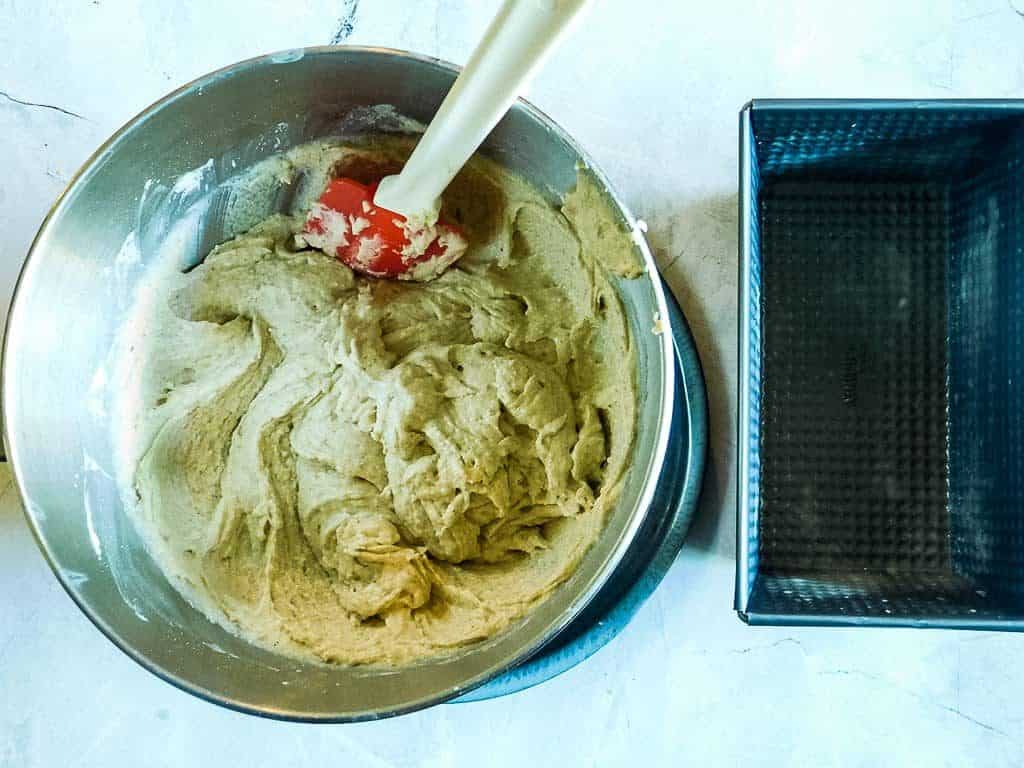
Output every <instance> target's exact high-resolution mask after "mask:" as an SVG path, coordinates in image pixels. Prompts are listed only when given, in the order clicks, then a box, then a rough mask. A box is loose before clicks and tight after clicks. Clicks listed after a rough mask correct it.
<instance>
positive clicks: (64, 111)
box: [0, 91, 88, 120]
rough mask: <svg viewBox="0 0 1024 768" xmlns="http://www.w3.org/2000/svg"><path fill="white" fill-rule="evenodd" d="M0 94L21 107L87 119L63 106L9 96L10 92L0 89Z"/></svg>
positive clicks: (77, 118)
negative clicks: (50, 110)
mask: <svg viewBox="0 0 1024 768" xmlns="http://www.w3.org/2000/svg"><path fill="white" fill-rule="evenodd" d="M0 96H2V97H3V98H5V99H7V101H9V102H11V103H12V104H19V105H20V106H23V107H30V108H36V109H52V110H53V111H54V112H60V113H61V114H62V115H67V116H68V117H73V118H75V119H76V120H88V118H86V117H84V116H82V115H80V114H78V113H77V112H72V111H71V110H70V109H64V107H58V106H56V105H54V104H40V103H39V102H37V101H25V100H24V99H17V98H15V97H14V96H11V94H9V93H8V92H7V91H0Z"/></svg>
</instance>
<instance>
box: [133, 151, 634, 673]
mask: <svg viewBox="0 0 1024 768" xmlns="http://www.w3.org/2000/svg"><path fill="white" fill-rule="evenodd" d="M407 150H408V147H407V146H406V145H401V144H388V145H374V146H367V147H345V146H337V145H327V144H316V145H309V146H305V147H300V148H298V149H296V150H293V151H292V152H290V153H289V154H288V155H286V156H285V157H284V159H283V161H282V160H280V159H279V160H278V162H279V163H281V164H282V167H283V168H284V169H285V170H284V171H283V173H285V175H286V176H288V177H289V178H290V179H291V180H292V181H293V183H294V184H296V185H298V186H300V187H301V188H302V190H303V192H302V193H301V194H299V195H298V196H297V197H296V200H297V201H298V203H297V208H296V210H293V211H291V212H289V213H288V214H284V215H278V216H274V217H271V218H269V219H267V220H266V221H263V222H262V223H260V224H258V225H257V226H255V227H253V228H252V229H250V230H249V231H247V232H245V233H244V234H242V235H240V236H239V237H237V238H235V239H233V240H231V241H229V242H226V243H224V244H222V245H219V246H217V247H216V248H214V249H213V250H212V251H211V252H210V254H209V255H208V256H207V257H206V259H205V261H204V262H203V263H202V264H201V265H199V266H198V267H196V268H195V269H193V270H191V271H189V272H188V273H186V274H181V275H178V276H176V277H175V279H174V280H173V281H171V282H169V283H165V284H163V285H162V286H161V287H160V289H159V291H158V293H157V295H156V297H155V300H153V302H152V309H151V310H149V316H148V317H146V318H144V321H145V322H146V323H148V326H147V327H149V328H150V330H149V332H148V334H147V337H146V338H147V341H146V344H145V349H142V350H137V353H141V354H142V357H141V360H142V366H143V368H142V373H141V384H140V392H141V393H142V398H143V403H144V407H143V409H142V413H141V415H140V419H139V424H138V429H137V434H138V436H139V439H138V440H137V441H136V444H137V446H138V447H137V449H136V455H135V456H134V457H133V461H134V462H135V463H134V464H133V465H132V466H134V475H133V476H132V479H131V482H132V485H133V493H134V495H135V498H136V499H137V504H136V505H135V512H134V513H135V515H136V517H137V521H138V523H139V527H140V528H141V529H142V530H143V532H144V534H145V538H146V539H147V541H148V542H149V543H150V545H151V548H152V550H153V553H154V555H155V557H156V559H157V561H158V562H159V564H160V565H161V567H162V568H163V569H164V571H165V572H166V573H167V574H168V576H169V577H170V578H171V579H172V581H173V582H174V583H175V584H176V585H177V586H178V588H179V589H180V590H181V591H182V592H183V593H184V594H185V595H186V596H187V597H188V598H189V599H190V600H191V601H192V602H193V604H195V605H196V606H197V607H198V608H199V609H200V610H202V611H204V612H205V613H207V614H208V615H209V616H211V617H212V618H214V619H215V620H218V621H221V622H222V623H224V624H225V625H226V626H228V627H230V628H232V629H233V630H234V631H236V632H238V633H240V634H241V635H243V636H244V637H247V638H249V639H251V640H252V641H253V642H256V643H258V644H260V645H263V646H266V647H270V648H273V649H276V650H279V651H281V652H284V653H288V654H292V655H296V656H301V657H314V658H317V659H321V660H324V661H327V662H338V663H355V664H359V663H391V664H400V663H406V662H410V661H413V660H416V659H421V658H424V657H429V656H431V655H436V654H438V653H442V652H447V651H450V650H452V649H455V648H459V647H461V646H464V645H466V644H468V643H472V642H474V641H479V640H481V639H483V638H487V637H489V636H491V635H493V634H494V633H496V632H498V631H500V630H501V629H502V628H503V627H505V626H506V625H508V624H509V623H510V622H512V621H514V620H515V619H517V618H519V617H521V616H523V615H524V614H525V613H526V612H528V611H529V610H531V608H533V607H534V606H536V605H537V604H538V602H539V601H541V600H543V599H544V597H545V596H546V595H548V594H549V593H550V592H551V591H552V590H553V589H555V587H557V586H558V584H559V583H561V582H562V581H564V580H565V579H566V578H567V577H568V576H569V575H570V574H571V573H572V572H573V570H574V568H575V567H576V566H577V564H578V563H579V561H580V559H581V558H582V557H583V555H584V554H585V552H586V551H587V549H588V547H589V546H590V545H591V543H592V542H593V541H594V540H595V538H596V537H597V536H598V535H599V534H600V532H601V530H602V526H603V524H604V521H605V518H606V515H607V513H608V511H609V509H610V507H611V506H612V505H613V504H614V502H615V499H616V497H617V494H618V491H619V488H620V485H621V483H622V480H623V476H624V473H625V472H626V471H627V467H628V461H629V456H630V455H631V450H632V444H633V438H634V430H635V410H636V383H635V377H634V369H635V362H634V355H633V351H632V343H631V338H630V332H629V329H628V326H627V322H626V319H625V317H624V313H623V309H622V307H621V304H620V301H619V298H618V296H617V293H616V290H615V288H614V286H613V285H612V283H611V282H610V279H609V274H610V273H611V272H618V273H620V274H625V275H627V276H632V275H636V274H638V269H637V266H636V264H635V262H634V257H633V246H632V242H631V240H630V238H629V237H628V236H627V235H626V234H625V233H623V232H622V231H621V230H620V229H619V228H618V226H617V225H616V223H615V222H614V221H613V220H612V218H611V215H610V213H609V212H608V210H607V207H606V205H605V203H604V202H603V200H602V199H601V197H600V195H598V194H597V192H596V190H595V189H594V188H593V187H592V185H591V184H590V183H589V182H588V181H587V179H586V178H584V177H581V180H580V184H579V186H578V188H577V190H576V191H575V192H573V193H572V194H571V195H570V196H569V198H568V199H567V200H566V201H565V204H564V206H563V207H562V208H561V209H558V208H555V207H552V206H551V205H550V204H549V203H548V202H546V201H545V200H544V198H543V197H542V196H541V195H540V194H539V193H538V192H537V191H536V190H534V189H533V188H531V187H530V186H528V185H527V184H525V183H524V182H523V181H521V180H520V179H518V178H516V177H514V176H513V175H511V174H509V173H507V172H506V171H504V170H502V169H500V168H499V167H497V166H496V165H494V164H492V163H491V162H489V161H486V160H483V159H480V158H474V159H473V160H472V161H471V162H470V164H469V165H468V166H467V167H466V168H465V169H464V170H463V172H462V173H461V174H460V176H459V177H457V179H456V181H455V182H454V183H453V184H452V185H451V186H450V187H449V189H448V191H447V193H446V196H445V199H444V205H443V210H442V215H443V216H444V219H445V220H446V221H448V222H451V224H452V226H453V227H457V228H458V231H459V232H460V235H461V236H463V237H465V240H466V244H467V250H466V252H465V254H464V255H463V256H462V258H461V259H460V260H459V261H458V262H457V263H456V264H455V265H454V266H452V267H450V268H449V269H447V271H445V272H443V274H440V275H439V276H438V277H436V279H433V280H431V281H429V282H399V281H394V280H379V279H374V278H372V277H367V276H363V275H357V274H355V273H354V272H353V271H352V270H351V269H350V268H349V267H348V266H346V265H345V264H344V263H342V262H341V261H340V260H339V259H338V258H336V256H335V255H331V254H329V253H325V252H324V251H323V250H319V249H317V248H314V247H311V243H310V242H309V241H310V239H311V238H310V237H309V229H308V226H307V222H308V218H309V215H310V211H311V210H312V209H313V204H314V201H315V200H317V199H318V195H320V193H321V192H322V190H324V189H326V188H327V187H328V185H329V184H330V181H331V179H332V178H334V177H339V176H344V177H346V178H362V179H363V180H364V183H368V184H369V183H372V180H373V178H375V177H379V176H380V175H381V174H382V173H385V172H387V171H388V169H389V168H390V167H392V166H394V165H397V164H400V162H401V160H402V159H403V153H405V152H406V151H407Z"/></svg>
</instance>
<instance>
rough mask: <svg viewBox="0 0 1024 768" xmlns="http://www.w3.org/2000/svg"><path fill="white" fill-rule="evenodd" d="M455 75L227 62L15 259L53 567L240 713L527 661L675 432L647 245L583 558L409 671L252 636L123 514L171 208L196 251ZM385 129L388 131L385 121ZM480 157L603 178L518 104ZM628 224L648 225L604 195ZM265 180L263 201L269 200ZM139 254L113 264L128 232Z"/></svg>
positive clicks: (87, 177)
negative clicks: (622, 399) (234, 208)
mask: <svg viewBox="0 0 1024 768" xmlns="http://www.w3.org/2000/svg"><path fill="white" fill-rule="evenodd" d="M456 73H457V70H456V69H455V68H454V67H452V66H450V65H448V64H445V63H443V62H439V61H436V60H433V59H427V58H422V57H418V56H413V55H410V54H406V53H402V52H398V51H388V50H381V49H357V48H320V49H306V50H302V51H292V52H287V53H284V54H277V55H272V56H267V57H262V58H259V59H254V60H250V61H246V62H242V63H240V64H236V65H233V66H231V67H228V68H226V69H224V70H220V71H218V72H215V73H213V74H210V75H207V76H205V77H203V78H201V79H199V80H197V81H195V82H194V83H191V84H189V85H188V86H185V87H184V88H182V89H180V90H178V91H176V92H175V93H173V94H171V95H169V96H168V97H166V98H165V99H163V100H161V101H160V102H158V103H156V104H155V105H153V106H152V107H150V108H149V109H147V110H146V111H145V112H143V113H142V114H141V115H139V116H138V117H137V118H135V119H134V120H133V121H132V122H130V123H129V124H128V125H127V126H125V128H123V129H122V130H121V131H120V132H118V133H117V134H116V135H115V136H114V137H113V138H112V139H111V140H110V141H109V142H108V143H107V144H106V145H104V146H103V147H102V148H100V149H99V150H98V151H97V153H96V154H95V155H94V156H93V158H92V159H91V160H90V161H89V162H88V163H87V164H86V165H85V167H84V168H83V169H82V170H81V171H80V172H79V174H78V175H77V176H76V178H75V179H74V181H73V182H72V183H71V185H70V186H69V188H68V189H67V191H66V192H65V194H64V195H63V197H62V198H61V199H60V200H59V201H58V203H57V204H56V206H55V207H54V209H53V210H52V211H51V213H50V215H49V216H48V217H47V220H46V221H45V222H44V223H43V226H42V228H41V229H40V231H39V234H38V235H37V237H36V240H35V242H34V244H33V246H32V249H31V251H30V253H29V258H28V259H27V261H26V264H25V267H24V269H23V271H22V274H21V277H20V279H19V283H18V286H17V289H16V292H15V298H14V301H13V303H12V307H11V312H10V316H9V319H8V324H7V333H6V337H5V341H4V370H3V411H4V414H5V419H6V424H5V439H6V444H7V450H8V457H9V459H10V460H11V462H12V463H13V466H14V472H15V477H16V481H17V483H18V486H19V488H20V491H21V494H22V498H23V501H24V505H25V509H26V512H27V515H28V518H29V521H30V523H31V525H32V528H33V530H34V532H35V534H36V537H37V539H38V541H39V544H40V546H41V548H42V549H43V551H44V553H45V555H46V557H47V559H48V560H49V562H50V564H51V566H52V567H53V570H54V572H55V573H56V574H57V576H58V578H59V579H60V581H61V583H62V584H63V585H64V587H65V588H66V589H67V591H68V593H69V594H70V595H71V597H72V598H73V599H74V600H75V602H76V603H77V604H78V605H79V606H80V607H81V608H82V610H83V611H84V612H85V613H86V615H87V616H89V618H90V619H91V620H92V621H93V622H94V623H95V624H96V625H97V626H98V627H99V628H100V629H101V630H102V631H103V632H104V633H105V634H106V635H107V636H108V637H110V639H111V640H112V641H113V642H114V643H116V644H117V645H118V646H119V647H120V648H121V649H122V650H124V651H125V652H126V653H127V654H128V655H130V656H131V657H132V658H134V659H135V660H136V661H138V662H139V663H141V664H142V665H144V666H145V667H146V668H147V669H149V670H151V671H152V672H154V673H155V674H157V675H159V676H160V677H162V678H164V679H166V680H168V681H170V682H171V683H173V684H175V685H177V686H179V687H181V688H183V689H185V690H187V691H189V692H191V693H194V694H196V695H198V696H201V697H204V698H207V699H209V700H212V701H215V702H217V703H220V704H222V705H225V706H228V707H232V708H235V709H239V710H243V711H248V712H254V713H258V714H262V715H265V716H270V717H280V718H287V719H297V720H320V721H343V720H357V719H368V718H375V717H382V716H386V715H389V714H397V713H400V712H405V711H410V710H413V709H417V708H420V707H424V706H427V705H429V704H432V703H436V702H438V701H442V700H445V699H448V698H451V697H454V696H457V695H459V694H461V693H464V692H465V691H467V690H469V689H471V688H472V687H474V686H476V685H479V684H481V683H482V682H484V681H486V680H488V679H490V678H492V677H493V676H495V675H497V674H499V673H501V672H502V671H504V670H506V669H508V668H510V667H511V666H513V665H514V664H515V663H517V662H518V661H521V660H523V659H524V658H526V657H528V656H529V655H530V654H531V653H532V652H534V651H535V650H536V649H537V648H539V647H540V646H541V645H543V644H544V643H545V642H546V641H547V640H549V639H550V638H551V637H553V636H554V635H555V634H556V633H557V632H558V631H559V630H560V629H562V628H563V627H564V626H566V625H567V624H568V623H569V621H571V620H572V618H573V617H574V616H576V615H577V614H578V613H579V612H580V611H581V610H582V609H583V607H584V606H585V605H586V604H587V602H588V601H589V600H590V599H591V598H592V597H593V595H594V594H595V593H596V592H597V590H598V589H599V588H600V586H601V585H602V583H603V582H604V580H605V579H606V578H607V577H608V575H609V574H610V573H611V572H612V570H613V569H614V568H615V566H616V565H617V563H618V562H619V560H620V559H621V557H622V555H623V553H624V552H625V550H626V548H627V547H628V546H629V544H630V541H631V540H632V537H633V536H634V535H635V533H636V531H637V530H638V528H639V527H640V524H641V523H642V522H643V519H644V516H645V515H646V514H647V512H648V509H649V506H650V499H651V496H652V494H653V492H654V485H655V481H656V479H657V476H658V474H659V472H660V469H661V465H662V461H663V456H664V453H665V446H666V442H667V437H668V430H669V425H670V418H669V416H670V414H671V409H672V402H673V387H674V374H673V367H672V362H671V361H672V357H671V355H672V351H671V338H670V334H667V333H655V332H653V330H652V326H653V325H654V317H655V315H656V313H660V316H661V317H665V316H666V313H667V309H666V305H665V296H664V293H663V291H662V288H661V285H660V282H659V281H658V280H656V279H655V280H652V279H650V275H656V274H657V273H656V270H655V267H654V263H653V260H652V257H651V254H650V252H649V250H648V248H647V246H646V243H645V242H644V241H643V238H642V237H640V236H639V235H637V236H636V238H635V242H636V246H637V249H638V253H639V255H640V256H641V257H642V258H643V260H644V262H645V263H646V265H647V273H646V274H645V275H644V276H643V277H641V278H639V279H635V280H620V281H618V288H619V291H620V295H621V297H622V300H623V303H624V305H625V307H626V310H627V315H628V318H629V322H630V324H631V326H632V331H633V334H634V338H635V340H636V350H637V362H638V368H637V383H638V391H639V403H638V405H639V411H638V413H639V422H638V437H637V440H636V443H635V446H634V456H633V465H632V468H631V470H630V472H629V474H628V477H627V480H626V483H625V488H624V491H623V493H622V496H621V500H620V502H619V504H618V506H617V508H616V509H615V511H614V512H613V513H612V514H611V515H610V517H609V520H608V523H607V527H606V531H605V533H604V534H603V535H602V537H601V538H600V539H599V540H598V542H597V543H596V544H595V545H594V546H593V547H592V548H591V550H590V551H589V553H588V554H587V556H586V557H585V559H584V561H583V563H582V564H581V566H580V567H579V569H578V570H577V572H576V573H575V574H574V576H572V577H571V578H570V579H569V580H568V581H567V582H566V583H564V584H563V585H561V586H560V587H559V588H558V589H557V590H556V591H555V592H554V594H552V595H551V596H550V597H549V598H548V599H547V600H546V601H545V602H543V603H542V604H541V605H539V606H538V607H537V609H536V610H534V611H533V612H532V613H531V614H530V615H528V616H527V617H526V618H524V619H523V620H521V621H520V622H518V623H517V624H515V625H514V626H513V627H511V628H509V629H508V630H507V631H505V632H503V633H501V634H499V635H498V636H497V637H495V638H492V639H491V640H489V641H487V642H485V643H481V644H478V645H475V646H472V647H470V648H469V649H467V650H466V651H464V652H462V653H459V654H456V655H454V656H451V657H444V658H438V659H435V660H431V661H429V662H425V663H422V664H418V665H414V666H410V667H405V668H399V669H376V668H359V667H354V668H353V667H331V666H326V665H320V664H314V663H305V662H300V661H296V660H294V659H291V658H288V657H284V656H281V655H277V654H274V653H272V652H269V651H266V650H263V649H261V648H257V647H255V646H253V645H252V644H250V643H248V642H246V641H245V640H243V639H241V638H239V637H237V636H235V635H233V634H231V633H229V632H227V631H225V630H224V629H223V628H222V627H221V626H219V625H218V624H215V623H213V622H210V621H209V620H207V619H206V618H205V617H204V616H203V615H202V614H201V613H199V612H198V611H196V610H195V609H194V608H192V606H191V605H190V604H189V603H188V602H186V601H185V600H184V599H183V598H182V597H181V596H180V595H179V594H178V592H177V591H176V590H175V589H174V588H173V587H172V586H171V585H170V584H169V583H168V582H167V580H166V579H165V577H164V576H163V574H162V572H161V571H160V569H159V567H158V566H157V565H156V564H155V563H154V561H153V560H152V559H151V557H150V556H149V554H148V552H147V550H146V549H145V547H144V546H143V544H142V542H141V540H140V538H139V536H138V534H137V533H136V531H135V529H134V526H133V525H132V523H131V521H130V520H129V519H128V518H127V516H126V514H125V510H124V508H123V505H122V501H121V498H120V495H119V492H118V487H117V483H116V481H115V478H114V475H115V472H114V468H113V456H112V440H111V423H110V421H111V416H110V412H111V411H110V408H109V404H110V397H111V396H112V393H110V392H108V391H107V388H106V387H105V382H106V377H107V376H108V375H109V370H110V365H111V360H110V355H111V348H112V344H113V341H114V338H115V334H116V333H117V331H118V328H119V327H120V325H121V324H122V322H123V321H124V319H125V317H126V313H127V312H128V310H129V308H130V305H131V302H132V300H133V294H134V289H135V288H136V286H137V285H138V283H139V280H140V279H141V277H142V276H143V275H144V274H145V273H146V271H147V268H148V267H149V266H150V263H151V262H152V261H153V258H154V257H155V255H156V251H157V248H158V246H159V244H160V242H161V238H162V237H163V236H165V235H166V234H167V227H168V226H170V225H171V224H173V222H171V221H167V220H166V219H167V218H168V217H166V216H157V215H153V214H154V211H155V210H156V209H155V208H154V206H157V205H158V204H159V206H161V210H162V211H166V210H167V208H168V206H172V207H174V206H177V208H178V209H180V210H181V211H183V212H184V211H185V210H190V211H192V212H193V213H195V212H197V211H198V213H199V215H200V217H201V222H202V223H201V226H200V228H199V231H200V236H198V237H196V238H195V242H194V243H193V244H192V245H191V246H190V247H191V248H192V250H193V251H194V253H193V255H194V258H195V259H196V260H198V259H199V258H201V257H202V254H203V253H204V252H205V250H207V249H208V248H209V247H210V245H212V244H214V243H216V242H218V241H219V240H222V239H225V238H226V237H229V236H231V235H232V234H234V233H233V232H230V231H225V225H224V221H225V219H224V217H223V215H222V209H223V207H224V205H225V201H226V200H228V199H229V198H230V196H231V195H232V194H235V193H236V190H237V186H233V185H237V182H238V181H239V180H240V179H241V178H242V175H243V174H244V173H245V172H246V170H247V169H249V168H251V167H252V166H253V165H254V164H255V163H257V162H259V161H260V160H262V159H264V158H265V157H267V156H269V155H271V154H274V153H277V152H280V151H283V150H286V149H288V148H290V147H292V146H294V145H297V144H300V143H303V142H307V141H311V140H314V139H318V138H323V137H327V136H335V135H344V134H349V133H354V132H359V131H361V130H379V129H380V128H381V126H380V125H376V124H375V125H370V124H368V123H367V122H366V121H365V120H364V119H363V117H365V114H364V113H365V110H362V111H361V108H364V107H366V106H367V105H377V104H381V103H387V104H391V105H393V106H394V107H395V108H396V110H397V112H398V113H401V114H402V115H406V116H408V117H409V118H412V119H415V120H419V121H423V122H427V121H429V119H430V117H431V115H432V114H433V113H434V111H435V110H436V108H437V106H438V105H439V104H440V101H441V99H442V98H443V97H444V94H445V93H446V92H447V90H448V88H449V86H450V85H451V83H452V81H453V80H454V77H455V75H456ZM385 127H386V126H385ZM483 151H484V152H485V154H487V155H489V156H490V157H492V158H494V159H495V160H497V161H498V162H500V163H501V164H503V165H505V166H506V167H508V168H510V169H512V170H513V171H515V172H517V173H519V174H521V175H522V176H523V177H525V178H526V179H527V180H529V181H530V182H532V183H533V184H534V185H536V186H537V187H538V188H540V189H541V190H543V191H544V192H545V193H546V194H548V195H550V197H551V199H552V200H553V201H557V200H558V199H559V198H560V197H561V196H562V195H563V194H564V193H565V192H567V191H568V190H569V189H571V188H572V186H573V185H574V184H575V180H576V173H577V167H578V166H586V167H589V168H590V169H591V172H592V173H594V175H595V177H596V178H597V179H598V180H599V182H600V183H601V184H603V185H604V187H605V189H607V184H606V182H605V180H604V179H603V177H601V176H600V174H599V172H597V171H596V170H594V169H593V165H592V164H591V163H590V161H589V160H588V158H587V157H586V156H585V155H584V154H583V153H582V151H581V150H580V149H579V148H578V147H577V146H576V145H575V144H574V143H573V141H572V140H571V139H570V138H569V137H568V136H566V135H565V133H564V132H563V131H562V130H561V129H559V128H558V127H557V126H556V125H555V124H554V123H553V122H551V121H550V120H549V119H548V118H547V117H546V116H544V115H543V114H542V113H540V112H539V111H538V110H536V109H535V108H533V107H532V106H530V105H529V104H527V103H525V102H520V103H518V104H517V105H516V106H515V107H514V108H513V109H512V111H511V112H510V113H509V114H508V116H507V117H506V118H505V119H504V120H503V121H502V122H501V124H500V125H499V126H498V127H497V128H496V130H495V131H494V133H493V134H492V135H491V137H490V138H489V140H488V142H487V144H486V145H485V147H484V149H483ZM608 196H609V201H610V203H611V205H612V207H613V209H614V210H615V211H616V212H617V215H619V216H621V219H622V224H623V225H624V226H626V227H629V228H631V229H633V230H634V231H635V226H634V225H635V222H634V221H633V220H632V218H631V217H630V216H629V214H628V213H627V212H626V210H625V209H624V208H623V207H622V206H621V205H620V204H619V203H618V202H617V201H616V200H615V198H614V196H613V195H612V193H611V192H610V191H609V192H608ZM272 198H273V194H272V191H270V192H268V193H267V200H266V206H267V211H268V212H269V211H270V210H272V209H273V206H274V204H275V203H274V200H273V199H272ZM129 237H131V238H134V241H135V246H136V248H137V250H138V253H139V255H140V258H138V259H125V258H119V253H122V251H121V248H122V245H123V244H124V243H125V241H126V238H129Z"/></svg>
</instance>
